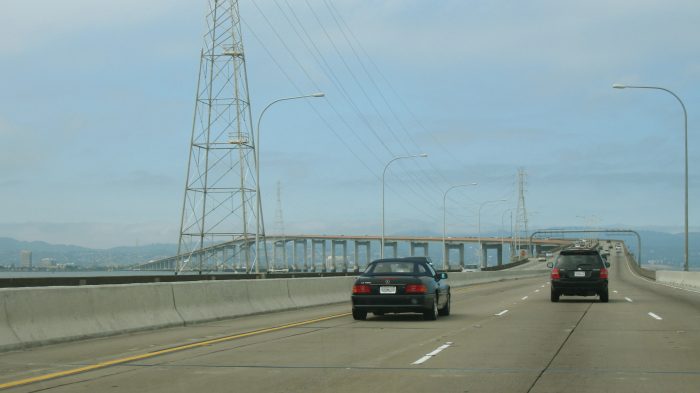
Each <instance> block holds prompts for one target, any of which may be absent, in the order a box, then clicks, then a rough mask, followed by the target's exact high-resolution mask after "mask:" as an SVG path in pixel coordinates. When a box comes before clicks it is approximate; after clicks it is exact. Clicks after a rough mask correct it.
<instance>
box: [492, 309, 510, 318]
mask: <svg viewBox="0 0 700 393" xmlns="http://www.w3.org/2000/svg"><path fill="white" fill-rule="evenodd" d="M507 312H508V310H503V311H501V312H499V313H498V314H493V315H496V316H499V317H500V316H502V315H504V314H505V313H507Z"/></svg>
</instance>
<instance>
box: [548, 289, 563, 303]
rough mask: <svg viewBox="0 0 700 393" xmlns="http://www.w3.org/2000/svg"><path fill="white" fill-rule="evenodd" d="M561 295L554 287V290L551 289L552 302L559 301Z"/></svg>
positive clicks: (550, 298) (550, 297)
mask: <svg viewBox="0 0 700 393" xmlns="http://www.w3.org/2000/svg"><path fill="white" fill-rule="evenodd" d="M559 296H560V294H559V292H557V291H555V290H554V289H552V290H551V291H550V294H549V300H551V301H552V302H558V301H559Z"/></svg>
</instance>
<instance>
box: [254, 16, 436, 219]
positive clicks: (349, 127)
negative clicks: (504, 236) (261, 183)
mask: <svg viewBox="0 0 700 393" xmlns="http://www.w3.org/2000/svg"><path fill="white" fill-rule="evenodd" d="M253 4H254V6H255V7H256V9H257V10H258V12H259V13H260V14H261V15H262V16H263V19H264V20H265V21H266V23H267V24H268V26H269V27H270V29H271V30H272V31H273V33H274V34H275V36H276V37H277V38H278V40H279V41H280V43H281V44H282V45H283V46H284V47H285V49H286V50H287V52H288V53H289V55H290V56H291V58H292V60H294V62H295V63H296V64H297V66H299V68H300V69H301V70H302V72H303V73H304V74H305V75H306V77H307V79H309V81H311V82H312V83H313V84H314V86H316V88H318V85H317V84H316V82H315V81H314V79H313V78H312V77H311V75H310V74H309V72H308V71H307V70H306V67H304V65H303V64H302V63H301V61H299V59H298V58H297V56H296V55H295V54H294V53H293V51H292V50H291V49H290V48H289V46H288V45H287V43H286V41H285V40H284V39H283V38H282V36H281V35H280V34H279V32H278V31H277V29H276V28H275V27H274V25H273V24H272V22H271V21H270V20H269V18H267V16H266V15H265V14H264V12H263V11H262V10H261V9H260V7H259V6H258V5H257V4H256V3H255V2H253ZM278 5H279V4H278ZM288 22H290V23H291V21H289V20H288ZM246 26H247V27H248V28H249V29H250V27H249V26H248V25H247V24H246ZM302 26H303V25H302ZM295 32H296V33H297V35H298V36H299V38H300V39H302V41H303V38H302V37H301V36H300V34H298V31H296V29H295ZM307 34H308V33H307ZM258 41H259V42H261V40H259V39H258ZM261 44H262V42H261ZM262 45H264V44H262ZM306 46H307V50H309V51H310V53H311V55H313V51H311V50H310V49H309V48H308V45H306ZM267 53H268V55H270V56H271V57H274V56H273V55H272V53H271V52H270V51H269V50H267ZM275 62H276V61H275ZM276 64H277V65H278V67H280V66H279V63H278V62H276ZM326 64H327V63H326ZM280 68H281V67H280ZM284 74H285V75H286V76H287V79H291V78H290V77H289V76H288V74H287V73H286V72H284ZM329 78H330V79H331V80H332V79H333V78H334V77H333V76H330V75H329ZM335 79H337V77H335ZM339 89H341V90H342V89H344V88H343V87H342V85H341V86H340V88H339ZM345 98H346V99H347V101H348V102H349V103H350V104H351V106H353V107H354V108H355V111H356V112H357V113H358V114H359V116H360V117H361V118H362V119H363V121H364V122H365V124H366V125H368V126H369V128H370V130H371V131H373V132H374V134H375V137H376V138H377V140H378V141H379V142H380V143H381V144H382V145H383V146H384V147H385V149H386V150H387V152H389V153H390V154H391V155H392V156H393V155H394V153H393V152H392V150H391V149H390V148H389V146H388V145H386V143H385V142H384V141H383V140H382V138H381V137H380V136H379V135H378V134H376V131H374V129H373V128H372V127H371V123H370V122H369V120H368V119H366V117H364V115H363V114H362V112H361V110H360V109H359V107H358V106H357V105H356V104H355V103H354V101H353V100H352V98H351V97H350V96H349V95H346V97H345ZM326 101H329V100H326ZM328 104H329V105H330V106H331V107H332V109H333V111H334V112H335V113H336V115H337V116H339V117H340V118H341V120H342V121H343V122H344V124H345V125H346V126H347V127H348V129H349V130H350V131H351V132H353V133H355V131H354V130H353V129H352V127H351V126H350V125H349V124H348V122H347V120H345V119H344V117H343V116H342V114H340V113H339V112H338V110H337V109H335V107H334V106H333V105H332V103H331V102H328ZM358 139H360V141H361V138H359V137H358ZM362 143H363V145H364V146H365V147H367V148H368V149H369V147H368V146H367V145H366V143H364V142H362ZM369 150H371V149H369ZM380 161H381V160H380ZM406 185H407V186H409V187H411V186H412V184H410V183H408V184H406ZM414 192H415V193H416V195H417V196H419V197H422V198H424V199H425V200H426V201H428V202H429V203H431V202H432V199H430V198H426V197H425V196H421V194H420V193H418V192H416V191H415V190H414ZM400 195H401V194H400ZM404 199H405V198H404ZM414 207H415V205H414ZM417 210H418V211H422V209H420V208H418V209H417ZM423 214H425V215H426V216H428V217H432V218H433V219H434V218H435V217H434V215H432V214H430V213H427V212H423Z"/></svg>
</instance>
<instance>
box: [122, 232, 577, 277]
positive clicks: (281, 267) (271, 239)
mask: <svg viewBox="0 0 700 393" xmlns="http://www.w3.org/2000/svg"><path fill="white" fill-rule="evenodd" d="M443 240H444V247H445V251H446V252H445V255H447V260H445V261H434V262H435V263H436V264H437V265H438V266H442V268H443V269H444V270H449V269H451V268H463V267H464V266H465V263H466V255H465V246H467V245H472V246H474V245H480V248H481V250H482V251H481V252H482V256H483V257H482V260H487V258H486V256H487V254H488V251H489V250H495V251H496V252H497V258H496V265H497V266H500V265H502V264H504V249H505V248H509V250H510V257H509V261H507V262H505V263H508V262H515V261H517V260H520V259H521V258H523V257H526V256H527V255H529V254H530V253H529V252H527V251H526V250H528V249H530V248H531V249H532V250H534V253H539V252H544V251H546V250H550V249H556V248H559V247H561V246H563V245H566V244H569V243H571V239H555V238H549V239H533V240H532V241H531V242H528V240H527V239H519V238H511V237H486V236H482V237H473V236H472V237H468V236H465V237H447V238H445V239H443V238H442V237H438V236H385V237H384V247H385V255H386V256H389V257H397V256H427V255H429V250H430V248H434V247H437V248H438V249H440V250H442V247H443ZM262 242H263V244H264V246H262V245H261V246H260V247H261V249H266V250H270V251H271V252H270V253H269V255H268V258H267V259H268V261H269V263H267V264H264V263H261V265H260V266H258V267H257V270H258V271H293V272H341V271H355V270H358V269H359V268H360V267H361V266H364V265H366V264H367V263H368V262H369V261H371V260H374V259H376V258H378V257H379V254H380V252H379V249H380V247H381V237H380V236H378V235H325V234H323V235H314V234H301V235H284V236H282V235H271V236H266V237H265V238H264V239H263V241H262ZM263 247H264V248H263ZM246 249H248V250H247V251H251V250H254V249H255V242H254V241H252V240H250V239H244V240H234V241H230V242H225V243H219V244H213V245H209V246H207V247H204V248H202V249H200V250H197V251H195V252H193V253H190V254H188V255H179V256H171V257H167V258H160V259H156V260H152V261H148V262H146V263H143V264H139V265H137V266H135V267H134V268H135V269H136V270H163V271H183V270H190V271H191V270H198V269H199V270H204V271H222V270H234V271H239V272H251V271H254V270H255V262H254V261H252V262H251V261H245V260H244V258H243V256H244V255H254V253H251V252H246ZM387 249H388V252H387ZM400 249H406V250H407V251H408V253H407V254H404V255H399V250H400ZM453 251H456V252H457V254H458V255H457V260H456V261H455V262H453V261H451V260H450V254H451V252H453ZM290 254H291V255H290ZM440 254H441V255H443V253H442V252H441V253H440ZM350 255H352V259H351V258H349V257H350ZM261 256H262V255H261ZM261 259H264V258H261Z"/></svg>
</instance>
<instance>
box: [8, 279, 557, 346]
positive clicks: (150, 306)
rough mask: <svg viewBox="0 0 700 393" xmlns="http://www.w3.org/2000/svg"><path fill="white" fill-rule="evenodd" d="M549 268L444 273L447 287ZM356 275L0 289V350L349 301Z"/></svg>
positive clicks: (483, 281)
mask: <svg viewBox="0 0 700 393" xmlns="http://www.w3.org/2000/svg"><path fill="white" fill-rule="evenodd" d="M546 272H547V270H533V271H500V272H498V271H494V272H471V273H450V276H449V277H450V278H449V280H450V283H451V285H452V286H453V287H460V286H465V285H470V284H477V283H485V282H493V281H500V280H505V279H514V278H524V277H534V276H538V275H542V276H543V277H545V276H546ZM354 280H355V277H352V276H344V277H327V278H290V279H265V280H235V281H234V280H231V281H197V282H178V283H152V284H127V285H102V286H81V287H33V288H6V289H0V351H2V350H9V349H14V348H19V347H29V346H36V345H42V344H48V343H55V342H61V341H70V340H78V339H83V338H90V337H101V336H108V335H115V334H120V333H126V332H132V331H138V330H147V329H157V328H163V327H168V326H182V325H184V324H186V323H198V322H205V321H211V320H218V319H224V318H233V317H240V316H245V315H251V314H258V313H266V312H273V311H282V310H290V309H295V308H301V307H311V306H318V305H324V304H333V303H342V302H348V304H349V302H350V293H351V288H352V283H353V282H354Z"/></svg>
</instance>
